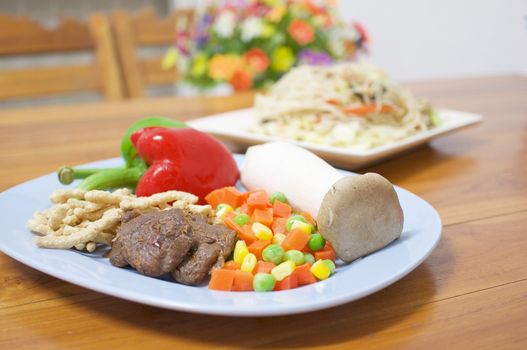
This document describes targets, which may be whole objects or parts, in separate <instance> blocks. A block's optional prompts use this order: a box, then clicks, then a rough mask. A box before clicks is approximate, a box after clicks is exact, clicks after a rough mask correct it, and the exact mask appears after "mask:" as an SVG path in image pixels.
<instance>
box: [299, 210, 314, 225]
mask: <svg viewBox="0 0 527 350" xmlns="http://www.w3.org/2000/svg"><path fill="white" fill-rule="evenodd" d="M300 215H302V216H303V217H304V219H306V220H307V222H309V223H310V224H311V225H313V226H315V227H316V226H317V221H316V220H315V218H314V217H313V216H312V215H311V214H309V213H308V212H307V211H303V212H300Z"/></svg>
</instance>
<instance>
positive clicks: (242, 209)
mask: <svg viewBox="0 0 527 350" xmlns="http://www.w3.org/2000/svg"><path fill="white" fill-rule="evenodd" d="M240 213H242V214H248V213H249V206H248V205H247V203H243V204H242V205H241V206H240Z"/></svg>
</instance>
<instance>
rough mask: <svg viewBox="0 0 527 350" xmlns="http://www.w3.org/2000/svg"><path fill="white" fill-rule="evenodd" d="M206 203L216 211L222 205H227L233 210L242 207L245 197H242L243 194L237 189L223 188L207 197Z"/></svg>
mask: <svg viewBox="0 0 527 350" xmlns="http://www.w3.org/2000/svg"><path fill="white" fill-rule="evenodd" d="M205 201H206V202H207V203H209V204H210V205H211V206H212V208H214V209H216V207H217V206H218V205H219V204H221V203H225V204H228V205H230V206H231V207H233V208H237V207H239V206H240V205H242V203H243V201H244V196H242V193H241V192H240V191H238V189H237V188H236V187H232V186H231V187H223V188H219V189H217V190H214V191H212V192H210V193H209V194H208V195H207V196H206V197H205Z"/></svg>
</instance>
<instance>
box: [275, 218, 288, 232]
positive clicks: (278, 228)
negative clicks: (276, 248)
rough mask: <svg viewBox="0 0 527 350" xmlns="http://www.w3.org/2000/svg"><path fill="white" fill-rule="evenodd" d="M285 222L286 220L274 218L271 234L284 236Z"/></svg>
mask: <svg viewBox="0 0 527 350" xmlns="http://www.w3.org/2000/svg"><path fill="white" fill-rule="evenodd" d="M286 222H287V219H286V218H275V219H274V221H273V224H272V225H271V230H273V233H275V234H277V233H283V234H286V233H287V230H286V229H285V224H286Z"/></svg>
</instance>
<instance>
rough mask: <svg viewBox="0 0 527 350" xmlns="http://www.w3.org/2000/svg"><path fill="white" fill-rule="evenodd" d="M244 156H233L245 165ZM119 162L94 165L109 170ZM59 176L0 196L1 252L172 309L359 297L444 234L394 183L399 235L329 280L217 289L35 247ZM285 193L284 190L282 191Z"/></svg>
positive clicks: (261, 312)
mask: <svg viewBox="0 0 527 350" xmlns="http://www.w3.org/2000/svg"><path fill="white" fill-rule="evenodd" d="M243 159H244V157H243V156H239V155H237V156H236V160H237V161H238V163H239V164H240V163H241V162H243ZM120 163H121V162H120V160H119V159H109V160H105V161H100V162H96V163H93V164H89V166H90V167H110V166H116V165H118V164H120ZM59 187H60V186H59V183H58V181H57V179H56V175H55V174H49V175H46V176H42V177H39V178H37V179H34V180H32V181H28V182H26V183H23V184H21V185H18V186H16V187H13V188H11V189H9V190H7V191H5V192H3V193H1V194H0V222H1V223H2V227H3V229H2V234H1V236H0V250H1V251H3V252H4V253H5V254H7V255H9V256H11V257H12V258H14V259H16V260H18V261H20V262H22V263H24V264H26V265H28V266H31V267H33V268H35V269H37V270H40V271H42V272H44V273H47V274H49V275H52V276H55V277H57V278H60V279H63V280H65V281H68V282H71V283H74V284H78V285H80V286H83V287H85V288H89V289H93V290H95V291H98V292H101V293H105V294H109V295H112V296H115V297H118V298H122V299H127V300H131V301H135V302H138V303H143V304H148V305H153V306H158V307H162V308H167V309H173V310H180V311H188V312H195V313H203V314H216V315H228V316H270V315H285V314H294V313H301V312H307V311H313V310H319V309H324V308H328V307H331V306H335V305H339V304H343V303H346V302H350V301H352V300H356V299H359V298H362V297H364V296H366V295H368V294H371V293H374V292H376V291H378V290H380V289H382V288H384V287H386V286H388V285H389V284H391V283H393V282H395V281H397V280H399V279H401V278H402V277H403V276H405V275H406V274H408V273H409V272H410V271H412V270H413V269H414V268H415V267H416V266H417V265H419V264H420V263H421V262H422V261H423V260H424V259H425V258H426V257H427V256H428V255H429V254H430V252H431V251H432V249H433V248H434V247H435V245H436V244H437V242H438V241H439V237H440V234H441V220H440V218H439V215H438V214H437V212H436V211H435V210H434V209H433V208H432V207H431V206H430V205H429V204H428V203H427V202H425V201H424V200H422V199H421V198H419V197H417V196H416V195H414V194H412V193H410V192H408V191H406V190H403V189H401V188H397V193H398V195H399V199H400V201H401V205H402V207H403V211H404V216H405V222H404V231H403V234H402V236H401V238H400V239H398V240H397V241H395V242H393V243H392V244H390V245H389V246H388V247H386V248H385V249H382V250H380V251H378V252H376V253H373V254H371V255H369V256H367V257H365V258H363V259H360V260H358V261H356V262H353V263H352V264H348V265H340V264H339V266H338V267H337V272H336V273H335V275H333V276H332V277H330V278H329V279H327V280H325V281H321V282H318V283H314V284H311V285H308V286H303V287H299V288H296V289H292V290H288V291H280V292H270V293H255V292H219V291H210V290H208V289H207V287H206V286H201V287H189V286H185V285H181V284H177V283H173V282H170V281H166V280H162V279H156V278H150V277H145V276H142V275H140V274H138V273H137V272H135V271H134V270H131V269H123V268H117V267H114V266H112V265H111V264H110V263H109V261H108V259H106V258H102V257H99V258H93V257H89V256H85V255H82V254H80V253H78V252H75V251H72V250H58V249H42V248H37V247H36V245H35V243H34V239H35V235H34V234H33V233H31V232H30V231H28V229H27V228H26V225H25V223H26V221H27V220H28V219H29V218H30V217H31V215H32V214H33V212H34V211H36V210H42V209H45V208H47V207H49V206H50V202H49V200H48V197H49V195H50V194H51V192H53V191H54V190H55V189H57V188H59ZM284 192H286V191H285V189H284Z"/></svg>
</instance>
